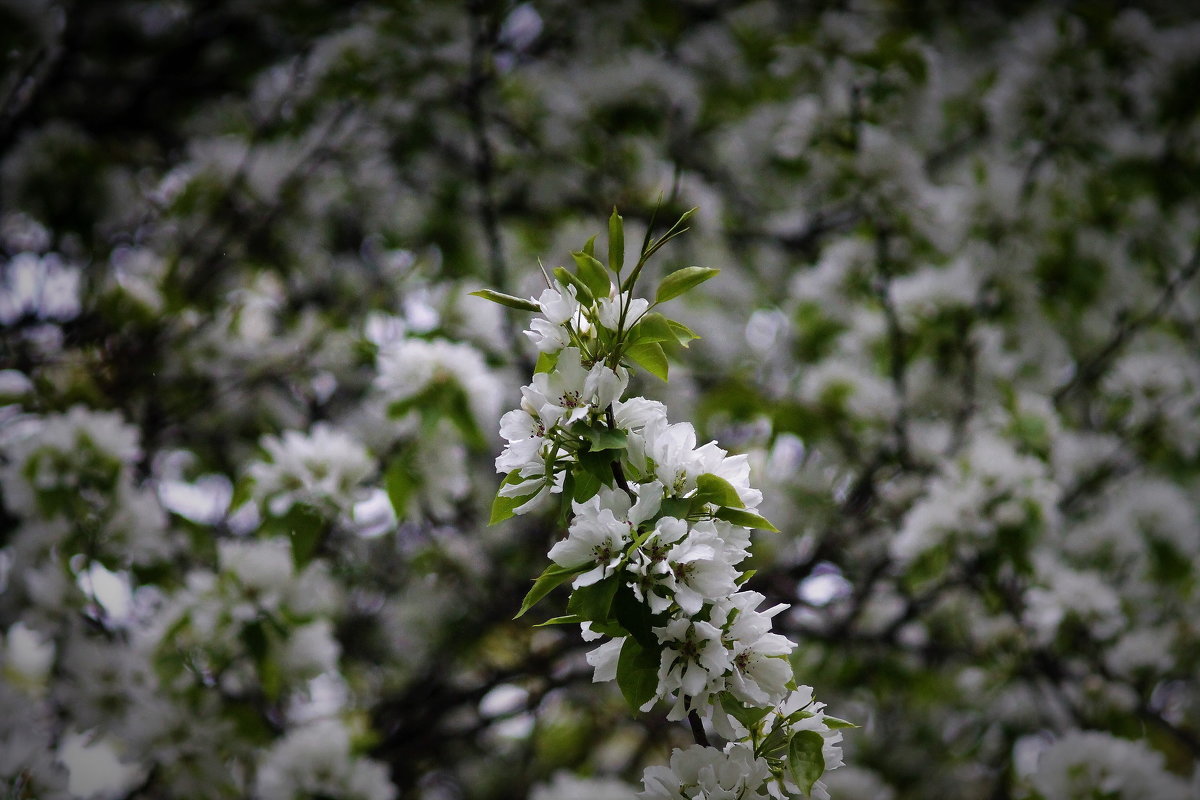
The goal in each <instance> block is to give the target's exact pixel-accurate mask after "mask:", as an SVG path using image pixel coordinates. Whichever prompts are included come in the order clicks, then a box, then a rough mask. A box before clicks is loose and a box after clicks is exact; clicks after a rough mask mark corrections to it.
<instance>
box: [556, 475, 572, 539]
mask: <svg viewBox="0 0 1200 800" xmlns="http://www.w3.org/2000/svg"><path fill="white" fill-rule="evenodd" d="M573 499H575V473H574V472H568V473H567V474H566V477H564V478H563V487H562V492H560V493H559V495H558V527H560V528H565V527H567V521H568V520H569V519H570V518H571V501H572V500H573Z"/></svg>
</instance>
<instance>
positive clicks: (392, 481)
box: [383, 453, 416, 519]
mask: <svg viewBox="0 0 1200 800" xmlns="http://www.w3.org/2000/svg"><path fill="white" fill-rule="evenodd" d="M383 486H384V488H385V489H386V490H387V496H388V500H389V501H390V502H391V504H392V510H393V511H395V512H396V518H397V519H404V514H405V512H406V511H407V509H408V501H409V499H410V498H411V497H412V493H413V490H414V489H415V488H416V480H415V478H414V476H413V474H412V471H411V470H410V469H409V465H408V459H407V458H405V456H404V454H403V453H402V454H400V455H398V456H396V457H395V458H393V459H392V462H391V463H390V464H388V468H387V472H385V473H384V476H383Z"/></svg>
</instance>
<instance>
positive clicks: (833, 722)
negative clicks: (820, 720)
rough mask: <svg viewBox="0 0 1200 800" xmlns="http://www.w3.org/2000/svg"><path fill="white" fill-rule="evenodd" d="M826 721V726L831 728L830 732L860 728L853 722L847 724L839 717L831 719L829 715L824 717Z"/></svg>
mask: <svg viewBox="0 0 1200 800" xmlns="http://www.w3.org/2000/svg"><path fill="white" fill-rule="evenodd" d="M824 719H825V724H826V725H828V726H829V729H830V730H837V729H839V728H857V727H858V726H857V725H855V724H854V723H853V722H847V721H846V720H844V719H838V718H837V717H831V716H829V715H826V716H825V717H824Z"/></svg>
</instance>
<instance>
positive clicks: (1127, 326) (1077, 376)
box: [1054, 245, 1200, 404]
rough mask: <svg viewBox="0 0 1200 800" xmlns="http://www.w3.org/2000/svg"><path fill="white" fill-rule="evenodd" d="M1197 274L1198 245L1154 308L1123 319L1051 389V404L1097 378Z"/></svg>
mask: <svg viewBox="0 0 1200 800" xmlns="http://www.w3.org/2000/svg"><path fill="white" fill-rule="evenodd" d="M1197 273H1200V245H1198V246H1197V247H1196V249H1195V250H1194V251H1193V252H1192V257H1191V259H1190V260H1189V261H1188V263H1187V264H1186V265H1185V266H1184V267H1183V269H1181V270H1179V272H1177V273H1175V275H1174V276H1173V277H1172V278H1171V279H1170V280H1169V281H1167V285H1166V286H1164V287H1163V290H1162V293H1161V294H1160V295H1159V296H1158V300H1157V301H1156V302H1155V303H1154V306H1153V307H1152V308H1151V309H1150V310H1149V311H1146V312H1145V313H1143V314H1139V315H1137V316H1134V317H1131V318H1129V319H1127V320H1125V321H1124V322H1123V323H1122V324H1121V325H1120V326H1119V327H1118V328H1117V330H1116V332H1115V333H1114V334H1113V335H1112V338H1111V339H1109V340H1108V342H1107V343H1106V344H1105V345H1104V346H1103V347H1101V348H1100V349H1099V350H1098V351H1097V352H1096V353H1095V354H1094V355H1092V357H1091V358H1089V359H1088V360H1087V361H1085V362H1084V363H1083V364H1082V365H1081V366H1080V367H1079V369H1077V370H1075V373H1074V374H1073V375H1072V376H1071V378H1070V380H1068V381H1067V382H1066V383H1064V384H1063V385H1062V386H1060V387H1058V388H1057V389H1055V390H1054V402H1055V403H1056V404H1057V403H1060V402H1062V400H1063V399H1064V398H1066V396H1067V395H1068V394H1070V393H1071V391H1072V390H1073V389H1075V388H1076V387H1079V386H1086V385H1088V384H1090V383H1091V382H1092V381H1094V380H1095V379H1096V378H1097V377H1099V375H1100V373H1101V372H1102V371H1103V370H1104V368H1105V366H1106V365H1107V364H1108V362H1109V360H1111V359H1112V358H1113V356H1115V355H1116V354H1117V352H1118V351H1119V350H1120V349H1121V348H1122V347H1124V346H1125V344H1126V343H1127V342H1128V341H1129V340H1130V339H1131V338H1132V337H1133V336H1134V335H1135V334H1137V333H1138V332H1139V331H1140V330H1141V329H1142V328H1144V327H1146V326H1147V325H1149V324H1151V323H1152V322H1155V321H1156V320H1158V319H1159V318H1160V317H1161V316H1162V315H1163V314H1164V313H1165V312H1166V310H1167V309H1168V308H1169V307H1170V305H1171V303H1172V302H1174V300H1175V295H1176V294H1177V293H1178V292H1179V290H1180V289H1181V288H1183V285H1184V284H1186V283H1187V282H1188V281H1190V280H1191V279H1192V278H1194V277H1196V274H1197Z"/></svg>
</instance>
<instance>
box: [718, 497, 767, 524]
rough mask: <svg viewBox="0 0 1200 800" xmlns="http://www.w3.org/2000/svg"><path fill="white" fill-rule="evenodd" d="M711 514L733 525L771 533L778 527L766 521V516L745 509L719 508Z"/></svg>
mask: <svg viewBox="0 0 1200 800" xmlns="http://www.w3.org/2000/svg"><path fill="white" fill-rule="evenodd" d="M739 499H740V498H739ZM713 516H715V517H716V518H717V519H723V520H725V521H726V522H732V523H733V524H734V525H738V526H741V527H743V528H758V529H759V530H763V531H770V532H771V533H779V528H776V527H775V526H774V525H772V524H771V523H770V522H768V521H767V519H766V517H760V516H759V515H758V514H755V513H754V512H752V511H746V510H745V509H741V508H719V509H717V513H716V514H714V515H713Z"/></svg>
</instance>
